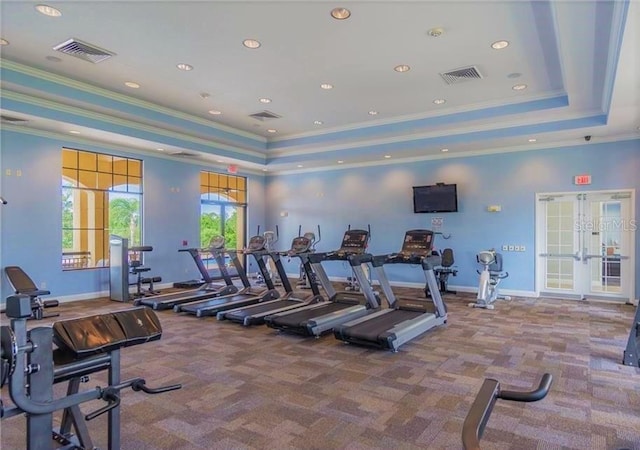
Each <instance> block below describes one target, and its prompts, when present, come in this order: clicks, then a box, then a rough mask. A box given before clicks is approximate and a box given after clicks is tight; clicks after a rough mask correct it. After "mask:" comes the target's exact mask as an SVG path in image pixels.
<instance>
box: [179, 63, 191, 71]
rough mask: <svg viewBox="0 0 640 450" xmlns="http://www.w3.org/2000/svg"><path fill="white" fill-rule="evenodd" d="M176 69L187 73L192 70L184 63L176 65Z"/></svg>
mask: <svg viewBox="0 0 640 450" xmlns="http://www.w3.org/2000/svg"><path fill="white" fill-rule="evenodd" d="M176 67H177V68H178V69H180V70H185V71H187V72H188V71H190V70H193V66H192V65H191V64H186V63H180V64H176Z"/></svg>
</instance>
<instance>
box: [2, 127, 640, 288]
mask: <svg viewBox="0 0 640 450" xmlns="http://www.w3.org/2000/svg"><path fill="white" fill-rule="evenodd" d="M1 143H2V147H1V150H0V151H1V153H0V157H1V164H0V167H2V174H3V175H2V185H1V187H2V189H1V192H2V195H3V197H5V198H6V199H7V200H8V201H9V205H6V206H3V207H2V215H1V238H2V242H1V245H0V249H1V252H2V253H1V258H0V261H1V264H2V265H3V266H7V265H20V266H22V267H23V268H24V269H25V270H26V271H27V273H29V274H32V276H33V278H34V281H35V282H36V283H38V284H40V283H42V282H46V283H47V288H48V289H50V290H51V291H52V292H53V293H54V294H55V295H58V296H66V295H78V294H84V293H93V292H100V291H105V290H107V289H108V271H107V270H106V269H94V270H84V271H71V272H63V271H62V270H61V268H60V252H61V242H60V240H61V239H60V236H61V223H60V222H61V221H60V216H61V212H60V203H61V200H60V169H59V167H60V148H61V147H63V146H65V145H68V146H70V147H74V148H81V149H84V150H89V151H104V152H107V153H112V154H121V155H124V156H133V157H140V155H135V154H132V153H127V152H125V151H122V152H117V151H113V150H112V149H104V148H101V147H99V146H93V145H84V144H83V145H79V144H73V145H71V144H69V143H68V142H64V141H61V140H55V139H50V138H44V137H39V136H32V135H27V134H23V133H17V132H8V131H3V132H2V142H1ZM142 159H143V160H144V191H145V194H144V242H145V244H148V245H152V246H153V247H154V251H153V252H152V253H150V254H149V255H148V259H147V263H148V264H149V266H151V267H152V268H153V273H154V274H157V275H160V276H162V277H163V281H165V282H173V281H177V280H184V279H190V278H197V277H198V273H197V271H196V268H195V265H194V264H193V262H192V261H191V260H190V258H188V256H187V255H185V254H183V253H178V252H177V249H179V248H180V247H181V244H182V240H187V241H188V242H189V244H191V245H194V244H197V242H198V239H199V226H198V223H199V221H198V217H199V187H198V183H199V172H200V170H201V169H207V168H206V167H200V166H198V165H194V164H190V163H182V162H179V161H170V160H167V159H163V158H157V157H153V156H142ZM7 169H10V170H12V175H11V176H7V175H6V174H5V171H6V170H7ZM16 169H20V170H21V171H22V176H20V177H17V176H15V170H16ZM208 169H209V170H211V168H208ZM582 173H590V174H591V175H592V179H593V184H592V185H590V186H587V187H586V189H585V190H601V189H603V190H604V189H630V188H631V189H636V190H638V189H639V188H640V181H639V178H638V176H637V174H638V173H640V140H635V141H623V142H616V143H602V144H595V143H592V144H587V145H579V146H575V147H566V148H561V149H549V150H540V151H532V152H519V153H505V154H496V155H487V156H475V157H465V158H448V159H440V160H432V161H422V162H412V163H405V164H388V165H381V166H372V167H363V168H345V169H342V170H332V171H326V172H310V173H301V174H296V175H283V176H272V177H268V178H267V180H266V185H265V180H264V179H263V178H262V177H253V176H250V177H249V180H248V181H249V185H248V189H249V192H248V195H249V204H250V207H249V217H248V234H249V235H251V234H253V233H254V232H255V229H256V226H257V225H261V226H262V229H263V230H264V229H273V228H274V226H275V225H278V226H279V229H280V242H279V245H278V247H280V248H286V247H288V245H289V244H290V242H291V239H292V238H293V237H294V236H296V235H297V233H298V226H299V225H302V227H303V231H307V230H309V231H315V230H316V227H317V225H320V226H321V228H322V242H320V244H318V249H319V250H331V249H335V248H336V247H337V246H338V245H339V243H340V240H341V238H342V234H343V232H344V230H345V229H346V228H347V226H348V225H349V224H350V225H351V226H352V227H354V228H365V227H366V226H367V225H368V224H370V225H371V231H372V240H371V243H370V251H371V252H372V253H389V252H394V251H397V250H398V249H399V248H400V245H401V241H402V237H403V235H404V232H405V231H406V230H407V229H410V228H431V219H432V218H433V217H436V216H437V217H442V218H443V219H444V224H443V227H442V230H441V231H442V232H444V233H449V234H451V238H450V239H448V240H444V239H443V238H442V237H441V236H438V237H437V239H436V246H437V247H438V248H444V247H452V248H453V249H454V251H455V257H456V265H457V266H458V268H459V270H460V272H459V275H458V277H457V278H454V279H453V280H452V284H455V285H459V286H467V287H470V288H472V287H475V286H476V285H477V274H476V272H475V270H476V264H475V255H476V253H477V252H478V251H479V250H481V249H486V248H491V247H495V248H500V247H501V246H502V245H503V244H514V245H524V246H526V249H527V250H526V252H519V253H516V252H505V253H504V262H505V268H506V269H507V270H508V271H509V273H510V274H511V276H510V277H509V278H508V279H507V280H505V281H504V283H503V285H502V286H503V287H504V288H505V289H512V290H518V291H529V292H531V291H534V290H535V274H534V268H535V257H534V246H535V235H534V231H535V229H534V212H535V193H537V192H564V191H575V190H579V189H577V187H576V186H574V185H573V184H572V181H573V176H574V175H576V174H582ZM436 182H446V183H456V184H457V185H458V198H459V212H458V213H449V214H414V213H413V205H412V198H411V187H412V186H414V185H424V184H433V183H436ZM639 197H640V196H639V195H636V205H635V206H636V211H638V210H640V208H639V206H640V205H639V204H638V199H639ZM488 205H501V206H502V212H500V213H489V212H487V211H486V207H487V206H488ZM282 212H286V217H282V216H281V213H282ZM636 255H640V239H637V240H636ZM249 262H250V263H251V261H249ZM297 264H298V261H297V260H295V261H291V262H290V263H288V265H287V271H288V272H289V273H297ZM327 269H328V272H329V274H330V275H332V276H336V277H346V276H348V275H349V269H348V267H347V266H346V265H344V264H342V263H333V265H332V266H329V267H328V268H327ZM249 270H251V271H255V263H252V264H251V266H250V267H249ZM389 276H390V278H391V280H392V281H398V282H415V283H421V282H422V280H423V278H422V274H421V273H420V271H419V270H418V269H416V270H406V268H404V269H403V268H402V267H393V268H390V270H389ZM3 278H4V277H3ZM636 279H637V280H639V281H637V282H636V296H637V292H638V290H639V288H640V264H637V265H636ZM10 292H11V291H10V287H9V286H8V285H7V283H6V280H4V279H3V281H2V293H1V295H2V298H3V299H4V298H6V296H8V295H9V294H10Z"/></svg>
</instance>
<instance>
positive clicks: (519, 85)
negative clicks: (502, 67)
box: [511, 84, 527, 91]
mask: <svg viewBox="0 0 640 450" xmlns="http://www.w3.org/2000/svg"><path fill="white" fill-rule="evenodd" d="M526 88H527V85H526V84H516V85H515V86H513V87H512V88H511V89H513V90H514V91H521V90H523V89H526Z"/></svg>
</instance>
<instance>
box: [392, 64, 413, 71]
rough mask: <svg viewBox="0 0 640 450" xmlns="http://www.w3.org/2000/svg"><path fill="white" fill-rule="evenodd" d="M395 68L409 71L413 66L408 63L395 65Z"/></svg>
mask: <svg viewBox="0 0 640 450" xmlns="http://www.w3.org/2000/svg"><path fill="white" fill-rule="evenodd" d="M393 70H395V71H396V72H408V71H409V70H411V67H409V66H407V65H406V64H400V65H399V66H395V67H394V68H393Z"/></svg>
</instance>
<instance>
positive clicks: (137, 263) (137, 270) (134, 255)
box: [129, 245, 162, 298]
mask: <svg viewBox="0 0 640 450" xmlns="http://www.w3.org/2000/svg"><path fill="white" fill-rule="evenodd" d="M150 251H153V247H152V246H150V245H143V246H137V247H129V256H130V258H129V273H131V274H132V275H135V277H136V281H135V282H134V283H131V284H133V285H135V286H136V292H135V293H134V294H133V297H134V298H140V297H146V296H148V295H158V294H159V293H160V292H159V291H156V290H154V289H153V283H159V282H161V281H162V278H161V277H153V276H152V277H143V276H142V274H143V273H145V272H149V271H150V270H151V268H150V267H145V266H143V265H142V261H141V258H140V256H141V253H142V252H150ZM143 284H148V285H149V289H146V290H144V289H142V285H143Z"/></svg>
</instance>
